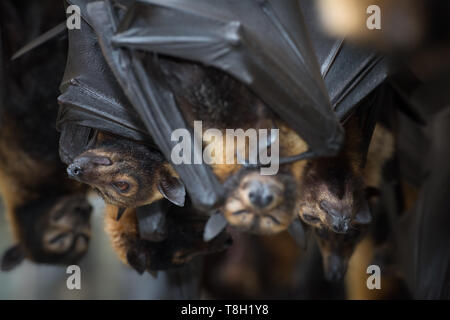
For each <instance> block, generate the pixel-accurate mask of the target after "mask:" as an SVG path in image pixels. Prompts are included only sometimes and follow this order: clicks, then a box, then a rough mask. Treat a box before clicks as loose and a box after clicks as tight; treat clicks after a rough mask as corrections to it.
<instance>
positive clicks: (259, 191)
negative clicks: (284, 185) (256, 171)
mask: <svg viewBox="0 0 450 320" xmlns="http://www.w3.org/2000/svg"><path fill="white" fill-rule="evenodd" d="M245 192H246V197H247V202H248V204H249V205H250V206H251V207H252V208H253V209H255V210H256V211H264V210H269V209H271V208H274V207H275V206H276V205H277V204H278V203H279V202H280V199H279V198H280V196H279V194H280V193H281V191H280V192H277V187H276V186H275V185H273V184H272V183H270V182H261V181H253V182H252V183H250V185H249V186H248V188H247V190H245Z"/></svg>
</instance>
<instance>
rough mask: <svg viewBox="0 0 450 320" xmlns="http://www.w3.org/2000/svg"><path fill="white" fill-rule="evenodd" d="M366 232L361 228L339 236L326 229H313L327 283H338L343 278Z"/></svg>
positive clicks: (364, 228)
mask: <svg viewBox="0 0 450 320" xmlns="http://www.w3.org/2000/svg"><path fill="white" fill-rule="evenodd" d="M366 230H367V228H366V227H362V228H360V229H352V230H350V231H349V232H347V233H345V234H339V233H336V232H333V231H332V230H330V229H327V228H314V236H315V238H316V240H317V244H318V245H319V249H320V252H321V254H322V261H323V269H324V273H325V278H326V279H327V280H328V281H340V280H342V279H343V278H344V276H345V273H346V272H347V267H348V261H349V260H350V258H351V256H352V254H353V252H354V250H355V248H356V245H357V244H358V243H359V242H360V241H361V239H362V237H363V236H364V234H365V231H366Z"/></svg>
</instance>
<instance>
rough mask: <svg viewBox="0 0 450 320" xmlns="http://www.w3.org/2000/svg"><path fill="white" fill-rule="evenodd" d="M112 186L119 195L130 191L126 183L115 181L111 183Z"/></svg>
mask: <svg viewBox="0 0 450 320" xmlns="http://www.w3.org/2000/svg"><path fill="white" fill-rule="evenodd" d="M113 186H114V187H115V188H116V189H117V190H119V192H121V193H124V192H127V191H128V190H129V189H130V184H129V183H128V182H126V181H116V182H114V183H113Z"/></svg>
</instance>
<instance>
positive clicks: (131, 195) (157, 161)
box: [67, 137, 185, 208]
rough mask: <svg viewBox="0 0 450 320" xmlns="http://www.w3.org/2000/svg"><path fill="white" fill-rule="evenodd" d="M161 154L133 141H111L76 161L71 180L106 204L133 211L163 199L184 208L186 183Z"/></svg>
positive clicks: (70, 166) (105, 142) (70, 172)
mask: <svg viewBox="0 0 450 320" xmlns="http://www.w3.org/2000/svg"><path fill="white" fill-rule="evenodd" d="M171 172H172V170H171V169H170V167H169V165H168V163H167V162H166V161H165V159H164V157H163V156H162V154H161V153H160V152H159V151H157V150H155V149H153V148H151V147H149V146H146V145H143V144H140V143H137V142H133V141H131V140H127V139H123V138H119V137H111V138H108V139H105V140H103V141H102V142H101V144H100V145H98V146H97V147H95V148H93V149H90V150H87V151H86V152H84V153H82V154H81V155H79V156H78V157H77V158H75V159H74V161H73V163H72V164H70V165H69V166H68V168H67V173H68V175H69V177H71V178H72V179H75V180H77V181H80V182H83V183H86V184H89V185H90V186H92V187H93V188H94V189H95V190H96V191H97V192H98V193H99V194H100V195H101V197H102V198H103V199H104V200H105V202H107V203H109V204H112V205H115V206H118V207H121V208H128V207H131V208H134V207H139V206H143V205H146V204H150V203H152V202H154V201H156V200H159V199H161V198H162V197H165V198H167V199H168V200H170V201H171V202H173V203H175V204H176V205H179V206H183V205H184V198H185V189H184V185H183V183H181V181H180V180H179V179H178V178H177V177H176V176H175V175H174V174H172V173H171Z"/></svg>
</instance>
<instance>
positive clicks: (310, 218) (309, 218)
mask: <svg viewBox="0 0 450 320" xmlns="http://www.w3.org/2000/svg"><path fill="white" fill-rule="evenodd" d="M303 219H305V221H306V222H308V223H316V222H319V221H320V219H319V218H317V217H316V216H313V215H312V214H308V213H305V214H303Z"/></svg>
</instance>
